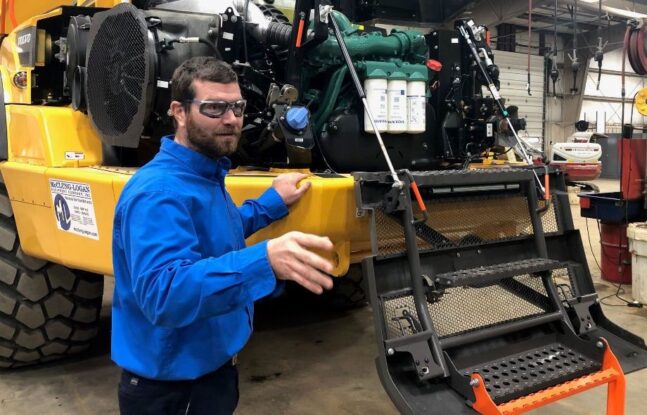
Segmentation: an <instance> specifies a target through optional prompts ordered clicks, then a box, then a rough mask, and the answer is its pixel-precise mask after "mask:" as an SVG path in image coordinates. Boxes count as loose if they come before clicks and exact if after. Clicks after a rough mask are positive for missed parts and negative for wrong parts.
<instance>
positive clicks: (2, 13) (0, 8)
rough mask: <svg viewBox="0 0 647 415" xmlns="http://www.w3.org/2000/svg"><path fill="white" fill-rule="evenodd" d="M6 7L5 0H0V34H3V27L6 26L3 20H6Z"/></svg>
mask: <svg viewBox="0 0 647 415" xmlns="http://www.w3.org/2000/svg"><path fill="white" fill-rule="evenodd" d="M6 9H7V0H0V18H2V21H0V34H3V35H4V34H5V28H6V24H5V22H6V21H7V15H6Z"/></svg>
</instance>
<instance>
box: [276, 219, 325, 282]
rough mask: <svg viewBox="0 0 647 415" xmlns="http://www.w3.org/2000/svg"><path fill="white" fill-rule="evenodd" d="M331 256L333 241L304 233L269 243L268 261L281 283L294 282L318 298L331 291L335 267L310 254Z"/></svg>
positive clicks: (288, 235)
mask: <svg viewBox="0 0 647 415" xmlns="http://www.w3.org/2000/svg"><path fill="white" fill-rule="evenodd" d="M310 249H318V250H321V251H329V252H332V250H333V244H332V242H330V239H328V238H324V237H321V236H316V235H310V234H306V233H301V232H288V233H286V234H285V235H283V236H281V237H279V238H275V239H270V240H269V241H267V257H268V258H269V261H270V265H271V266H272V269H273V270H274V273H275V274H276V278H278V279H280V280H292V281H294V282H296V283H298V284H300V285H302V286H303V287H305V288H307V289H308V290H310V291H312V292H313V293H315V294H321V293H322V292H323V290H324V289H327V290H329V289H331V288H332V278H330V277H329V276H328V275H326V274H330V273H331V272H332V270H333V268H334V267H333V264H332V263H331V262H330V261H329V260H327V259H325V258H323V257H321V256H319V255H317V254H315V253H314V252H312V251H310Z"/></svg>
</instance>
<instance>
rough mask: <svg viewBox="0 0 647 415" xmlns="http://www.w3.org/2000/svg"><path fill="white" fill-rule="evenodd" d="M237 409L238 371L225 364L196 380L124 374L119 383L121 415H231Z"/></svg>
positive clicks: (126, 372)
mask: <svg viewBox="0 0 647 415" xmlns="http://www.w3.org/2000/svg"><path fill="white" fill-rule="evenodd" d="M237 405H238V369H237V368H236V366H235V365H232V364H231V363H228V364H226V365H224V366H223V367H221V368H220V369H218V370H216V371H215V372H211V373H208V374H206V375H204V376H202V377H200V378H198V379H195V380H186V381H160V380H151V379H145V378H142V377H141V376H138V375H135V374H133V373H131V372H128V371H127V370H124V371H123V372H122V374H121V381H120V382H119V411H120V413H121V415H147V414H150V415H153V414H155V415H158V414H159V415H184V414H189V415H231V414H232V413H233V412H234V410H235V409H236V406H237Z"/></svg>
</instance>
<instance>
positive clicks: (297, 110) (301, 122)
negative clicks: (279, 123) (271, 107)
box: [285, 107, 309, 130]
mask: <svg viewBox="0 0 647 415" xmlns="http://www.w3.org/2000/svg"><path fill="white" fill-rule="evenodd" d="M308 115H309V112H308V109H307V108H306V107H292V108H290V109H289V110H288V112H287V113H286V114H285V122H286V123H287V124H288V127H290V128H292V129H293V130H303V129H304V128H306V127H307V126H308Z"/></svg>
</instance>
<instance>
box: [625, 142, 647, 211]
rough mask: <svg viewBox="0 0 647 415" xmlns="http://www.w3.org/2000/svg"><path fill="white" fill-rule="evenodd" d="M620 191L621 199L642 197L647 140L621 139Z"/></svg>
mask: <svg viewBox="0 0 647 415" xmlns="http://www.w3.org/2000/svg"><path fill="white" fill-rule="evenodd" d="M620 143H621V146H622V147H621V148H620V151H621V153H620V160H621V161H622V166H621V173H620V191H621V192H622V196H621V197H622V198H623V199H626V200H637V199H641V198H642V197H643V190H644V189H645V157H646V156H645V155H646V154H647V140H645V139H641V138H632V139H629V138H623V139H622V140H620Z"/></svg>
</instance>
